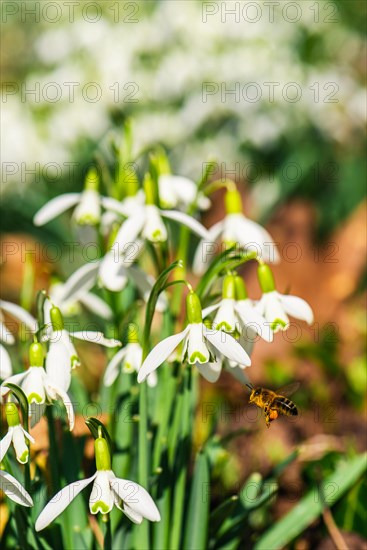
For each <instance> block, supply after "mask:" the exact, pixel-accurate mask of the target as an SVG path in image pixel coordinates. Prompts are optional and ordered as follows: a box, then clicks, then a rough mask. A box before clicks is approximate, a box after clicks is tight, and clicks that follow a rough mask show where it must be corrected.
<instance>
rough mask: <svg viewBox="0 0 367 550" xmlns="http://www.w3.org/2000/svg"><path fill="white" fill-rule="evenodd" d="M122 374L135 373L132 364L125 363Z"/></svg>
mask: <svg viewBox="0 0 367 550" xmlns="http://www.w3.org/2000/svg"><path fill="white" fill-rule="evenodd" d="M122 372H127V373H129V374H130V373H131V372H134V367H133V366H132V364H131V363H124V366H123V368H122Z"/></svg>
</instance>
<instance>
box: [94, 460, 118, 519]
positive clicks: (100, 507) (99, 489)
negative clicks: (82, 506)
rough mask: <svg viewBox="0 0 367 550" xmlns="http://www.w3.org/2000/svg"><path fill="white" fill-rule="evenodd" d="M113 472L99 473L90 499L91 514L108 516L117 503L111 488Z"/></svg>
mask: <svg viewBox="0 0 367 550" xmlns="http://www.w3.org/2000/svg"><path fill="white" fill-rule="evenodd" d="M113 475H114V474H113V472H112V471H111V470H99V471H97V475H96V478H95V480H94V483H93V489H92V492H91V495H90V497H89V510H90V512H91V514H97V513H98V512H101V513H102V514H108V512H110V511H111V510H112V508H113V505H114V503H115V495H114V494H113V491H112V490H111V488H110V480H111V478H112V477H113Z"/></svg>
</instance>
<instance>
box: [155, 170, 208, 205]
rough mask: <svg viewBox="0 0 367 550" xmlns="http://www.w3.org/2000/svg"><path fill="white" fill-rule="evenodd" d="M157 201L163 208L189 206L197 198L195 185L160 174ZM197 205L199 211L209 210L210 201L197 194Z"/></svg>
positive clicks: (180, 178) (182, 178)
mask: <svg viewBox="0 0 367 550" xmlns="http://www.w3.org/2000/svg"><path fill="white" fill-rule="evenodd" d="M158 189H159V200H160V204H161V206H162V207H163V208H180V207H181V208H184V209H187V208H188V207H189V206H191V205H192V204H193V203H194V201H195V199H196V196H197V191H198V189H197V185H196V183H195V182H193V181H192V180H190V179H189V178H185V177H183V176H173V175H171V174H162V175H160V176H159V178H158ZM197 204H198V207H199V208H200V210H207V209H208V208H210V204H211V203H210V200H209V198H208V197H206V196H205V195H204V194H203V193H199V196H198V199H197Z"/></svg>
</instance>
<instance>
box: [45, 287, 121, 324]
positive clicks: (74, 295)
mask: <svg viewBox="0 0 367 550" xmlns="http://www.w3.org/2000/svg"><path fill="white" fill-rule="evenodd" d="M71 277H72V276H71ZM70 279H71V278H70ZM70 279H68V281H66V282H65V283H61V282H59V281H57V282H56V281H55V282H53V283H52V284H51V286H50V288H49V291H48V295H49V297H50V301H51V302H52V303H53V304H56V305H57V306H58V307H59V308H60V311H61V313H62V314H63V315H65V316H67V317H68V316H71V315H77V314H78V313H80V311H81V308H80V305H83V306H85V307H86V308H87V309H88V310H89V311H91V312H92V313H94V314H95V315H98V316H99V317H101V318H102V319H106V320H108V319H111V318H112V317H113V312H112V309H111V308H110V306H109V305H108V304H106V302H105V301H104V300H102V298H100V297H99V296H97V295H96V294H93V293H92V292H89V291H88V290H84V289H83V287H81V288H79V289H78V288H75V287H74V288H70V286H71V285H70V284H69V281H70Z"/></svg>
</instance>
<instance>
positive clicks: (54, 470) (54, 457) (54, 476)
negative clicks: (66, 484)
mask: <svg viewBox="0 0 367 550" xmlns="http://www.w3.org/2000/svg"><path fill="white" fill-rule="evenodd" d="M46 416H47V425H48V438H49V442H50V448H49V462H50V468H51V480H52V491H53V493H54V494H56V493H57V492H58V491H60V489H61V483H60V472H59V463H58V445H57V441H56V435H55V423H54V418H53V411H52V406H50V405H47V407H46Z"/></svg>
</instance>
